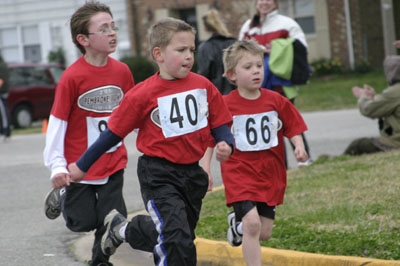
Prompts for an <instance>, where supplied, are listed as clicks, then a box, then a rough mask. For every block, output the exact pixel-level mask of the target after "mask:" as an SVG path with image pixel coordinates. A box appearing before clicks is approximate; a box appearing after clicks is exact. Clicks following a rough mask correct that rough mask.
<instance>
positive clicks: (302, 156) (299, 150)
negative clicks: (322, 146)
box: [294, 147, 308, 162]
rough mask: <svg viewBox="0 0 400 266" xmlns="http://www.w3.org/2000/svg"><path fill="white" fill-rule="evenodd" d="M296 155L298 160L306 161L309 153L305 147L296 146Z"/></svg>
mask: <svg viewBox="0 0 400 266" xmlns="http://www.w3.org/2000/svg"><path fill="white" fill-rule="evenodd" d="M294 156H295V157H296V160H297V161H298V162H305V161H307V159H308V154H307V152H306V151H305V149H304V147H296V148H295V149H294Z"/></svg>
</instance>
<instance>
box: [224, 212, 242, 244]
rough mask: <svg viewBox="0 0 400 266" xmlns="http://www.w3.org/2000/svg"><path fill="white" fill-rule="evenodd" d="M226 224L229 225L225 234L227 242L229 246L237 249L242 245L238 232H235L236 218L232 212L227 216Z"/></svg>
mask: <svg viewBox="0 0 400 266" xmlns="http://www.w3.org/2000/svg"><path fill="white" fill-rule="evenodd" d="M228 224H229V228H228V232H227V238H228V242H229V244H230V245H231V246H233V247H238V246H240V245H241V244H242V235H241V234H239V233H238V231H237V230H236V216H235V212H234V211H232V212H230V213H229V214H228Z"/></svg>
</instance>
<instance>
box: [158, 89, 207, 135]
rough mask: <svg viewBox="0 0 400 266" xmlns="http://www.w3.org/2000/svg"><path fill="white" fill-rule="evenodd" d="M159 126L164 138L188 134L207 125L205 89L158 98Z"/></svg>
mask: <svg viewBox="0 0 400 266" xmlns="http://www.w3.org/2000/svg"><path fill="white" fill-rule="evenodd" d="M158 108H159V111H160V122H161V128H162V131H163V133H164V136H165V137H166V138H170V137H175V136H180V135H184V134H188V133H191V132H194V131H197V130H199V129H202V128H204V127H206V126H207V125H208V120H207V115H208V102H207V91H206V90H205V89H195V90H190V91H186V92H181V93H177V94H172V95H168V96H164V97H160V98H158Z"/></svg>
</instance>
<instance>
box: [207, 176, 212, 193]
mask: <svg viewBox="0 0 400 266" xmlns="http://www.w3.org/2000/svg"><path fill="white" fill-rule="evenodd" d="M212 188H213V178H212V176H211V173H208V189H207V191H212Z"/></svg>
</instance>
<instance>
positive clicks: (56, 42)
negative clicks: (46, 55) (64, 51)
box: [50, 26, 63, 51]
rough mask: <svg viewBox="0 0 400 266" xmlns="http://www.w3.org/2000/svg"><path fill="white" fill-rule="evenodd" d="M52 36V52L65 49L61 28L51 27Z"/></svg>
mask: <svg viewBox="0 0 400 266" xmlns="http://www.w3.org/2000/svg"><path fill="white" fill-rule="evenodd" d="M50 36H51V41H52V45H51V48H52V50H54V51H57V50H58V49H59V48H62V47H63V43H62V42H63V37H62V29H61V27H60V26H52V27H50Z"/></svg>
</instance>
